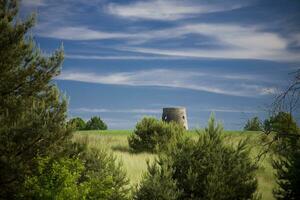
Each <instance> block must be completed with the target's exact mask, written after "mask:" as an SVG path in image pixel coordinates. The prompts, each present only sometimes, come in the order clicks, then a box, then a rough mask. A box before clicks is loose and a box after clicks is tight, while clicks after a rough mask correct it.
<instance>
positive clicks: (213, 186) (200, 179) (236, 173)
mask: <svg viewBox="0 0 300 200" xmlns="http://www.w3.org/2000/svg"><path fill="white" fill-rule="evenodd" d="M221 132H222V126H221V125H217V126H216V125H215V121H214V118H211V119H210V121H209V124H208V128H206V129H205V133H199V139H198V141H194V140H192V139H188V138H187V139H184V140H180V141H178V142H177V143H176V146H174V148H172V149H169V150H168V151H166V152H165V153H163V154H161V155H160V156H159V158H158V160H156V161H155V162H154V164H152V165H150V166H149V167H148V168H149V169H148V172H147V174H146V175H145V176H144V179H143V180H142V182H141V185H140V188H139V189H138V190H137V191H136V193H135V195H134V198H135V199H136V200H138V199H151V195H152V194H162V195H163V194H165V195H168V194H170V195H169V196H168V197H166V198H162V199H168V198H169V197H172V198H170V199H180V200H181V199H182V200H183V199H184V200H186V199H211V200H215V199H218V200H223V199H224V200H232V199H256V198H258V197H257V195H256V194H255V192H256V189H257V180H256V178H255V172H256V169H257V167H256V166H255V165H254V164H253V163H252V161H251V158H250V155H249V149H248V148H247V146H246V141H243V142H242V141H241V142H240V143H239V144H238V146H237V147H233V146H230V145H226V144H224V142H223V139H222V137H221V135H220V134H221ZM156 165H157V167H156ZM172 194H173V195H172Z"/></svg>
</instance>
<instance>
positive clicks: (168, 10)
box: [107, 0, 243, 21]
mask: <svg viewBox="0 0 300 200" xmlns="http://www.w3.org/2000/svg"><path fill="white" fill-rule="evenodd" d="M242 6H243V5H241V4H239V5H237V4H233V5H228V4H204V3H202V4H199V2H198V4H196V3H195V2H192V1H176V0H174V1H165V0H155V1H137V2H134V3H131V4H126V5H122V4H115V3H111V4H109V5H108V6H107V12H108V13H110V14H112V15H115V16H118V17H122V18H129V19H137V20H141V19H147V20H162V21H174V20H179V19H186V18H192V17H195V16H198V15H201V14H206V13H213V12H221V11H228V10H233V9H237V8H240V7H242Z"/></svg>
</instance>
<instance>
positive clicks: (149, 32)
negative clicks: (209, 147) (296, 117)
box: [21, 0, 300, 129]
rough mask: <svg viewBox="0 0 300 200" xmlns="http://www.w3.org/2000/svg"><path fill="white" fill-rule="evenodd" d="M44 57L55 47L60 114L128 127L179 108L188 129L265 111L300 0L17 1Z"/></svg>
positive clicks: (229, 125) (298, 42)
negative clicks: (33, 16) (30, 17)
mask: <svg viewBox="0 0 300 200" xmlns="http://www.w3.org/2000/svg"><path fill="white" fill-rule="evenodd" d="M21 8H22V13H21V14H22V15H23V16H25V15H26V14H28V13H30V12H32V11H34V12H37V25H36V27H35V28H34V29H33V30H32V33H33V35H34V38H35V40H36V42H37V43H38V44H39V46H40V48H41V49H42V50H43V52H44V53H45V55H48V54H50V53H51V52H53V51H54V50H55V49H57V48H58V47H59V46H60V45H61V44H63V46H64V50H65V61H64V64H63V68H62V73H61V75H60V76H59V77H57V78H56V80H55V82H56V84H57V85H58V87H59V88H60V89H61V91H63V92H64V93H65V94H66V95H67V96H68V97H69V99H70V100H69V116H70V117H76V116H80V117H82V118H83V119H86V120H87V119H89V118H90V117H91V116H95V115H97V116H100V117H101V118H103V120H104V121H105V122H106V123H107V124H108V127H109V128H110V129H128V128H134V125H135V124H136V122H137V121H138V120H139V119H141V118H142V117H143V116H155V117H158V118H160V116H161V112H162V107H169V106H184V107H186V108H187V111H188V121H189V126H190V127H191V128H196V127H204V126H205V125H206V121H207V119H208V117H209V114H210V112H212V111H213V112H215V114H216V117H217V119H218V120H220V121H221V122H222V123H223V124H224V126H225V128H226V129H241V128H242V127H243V125H244V123H245V121H246V120H247V119H248V118H249V117H253V116H259V117H261V118H262V119H263V118H265V117H266V116H267V112H266V110H267V108H268V105H270V103H271V102H272V99H273V98H274V96H275V95H276V93H278V92H280V91H282V90H283V89H284V88H285V87H286V86H287V85H288V84H289V82H290V81H291V80H292V75H291V72H293V71H295V70H296V69H298V68H299V63H300V12H299V11H300V1H296V0H295V1H293V0H290V1H286V0H281V1H279V0H253V1H245V0H244V1H237V0H235V1H233V0H227V1H214V0H206V1H205V0H203V1H200V0H199V1H195V0H181V1H179V0H178V1H176V0H172V1H171V0H153V1H146V0H140V1H128V0H123V1H112V0H111V1H108V0H89V1H86V0H61V1H58V0H23V2H22V5H21Z"/></svg>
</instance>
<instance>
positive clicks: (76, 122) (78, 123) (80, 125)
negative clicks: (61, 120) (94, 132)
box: [68, 117, 85, 130]
mask: <svg viewBox="0 0 300 200" xmlns="http://www.w3.org/2000/svg"><path fill="white" fill-rule="evenodd" d="M68 124H70V125H71V126H74V127H75V129H76V130H84V129H85V121H83V119H81V118H80V117H75V118H72V119H70V120H69V122H68Z"/></svg>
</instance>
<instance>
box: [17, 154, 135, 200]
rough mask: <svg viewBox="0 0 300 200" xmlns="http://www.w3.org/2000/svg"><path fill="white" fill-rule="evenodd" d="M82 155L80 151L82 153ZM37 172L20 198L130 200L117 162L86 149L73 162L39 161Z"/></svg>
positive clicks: (123, 173)
mask: <svg viewBox="0 0 300 200" xmlns="http://www.w3.org/2000/svg"><path fill="white" fill-rule="evenodd" d="M80 151H81V150H80ZM37 160H38V162H37V163H38V166H37V169H38V171H37V172H36V174H35V175H33V176H28V177H27V178H26V180H25V183H24V185H23V192H22V193H20V194H19V198H25V199H46V200H47V199H61V200H63V199H78V200H79V199H103V200H127V199H128V198H129V190H130V188H129V186H128V184H129V181H128V179H127V178H126V173H125V172H124V170H123V169H122V165H121V163H117V162H116V158H115V157H114V156H113V155H111V154H107V153H106V152H104V151H101V150H97V149H89V150H87V149H85V150H84V151H81V153H80V154H79V156H75V157H73V158H66V157H64V158H59V159H51V158H49V157H45V158H37Z"/></svg>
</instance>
